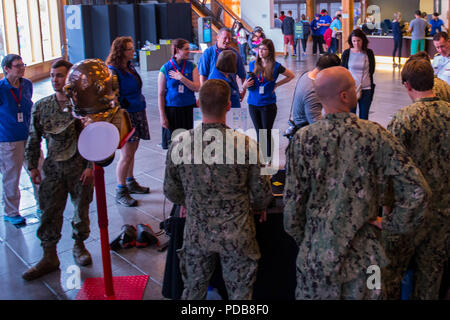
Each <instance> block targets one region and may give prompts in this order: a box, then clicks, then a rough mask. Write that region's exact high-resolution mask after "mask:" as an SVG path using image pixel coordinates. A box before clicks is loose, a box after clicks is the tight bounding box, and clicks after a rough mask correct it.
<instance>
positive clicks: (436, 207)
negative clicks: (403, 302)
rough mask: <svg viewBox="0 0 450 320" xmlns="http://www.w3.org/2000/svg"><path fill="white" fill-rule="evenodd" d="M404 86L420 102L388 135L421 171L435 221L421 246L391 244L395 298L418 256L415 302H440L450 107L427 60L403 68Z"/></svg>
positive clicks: (448, 234)
mask: <svg viewBox="0 0 450 320" xmlns="http://www.w3.org/2000/svg"><path fill="white" fill-rule="evenodd" d="M436 80H437V78H434V81H435V82H436ZM402 82H403V83H404V85H405V87H406V89H407V92H408V95H409V96H410V97H411V99H412V100H413V102H414V103H413V104H411V105H409V106H407V107H405V108H403V109H401V110H399V111H398V112H397V113H396V114H395V115H394V117H393V118H392V120H391V122H390V123H389V125H388V130H389V131H390V132H391V133H392V134H393V135H394V136H395V137H397V138H398V139H399V140H400V142H402V144H403V145H404V146H405V148H406V150H407V151H408V153H409V154H410V155H411V157H412V159H413V160H414V162H415V163H416V164H417V166H418V167H419V169H420V170H421V172H422V174H423V175H424V177H425V179H426V180H427V182H428V184H429V186H430V188H431V191H432V197H431V200H430V204H429V208H428V209H429V211H430V212H429V214H430V215H429V219H427V221H426V222H425V225H424V228H421V230H420V232H419V233H418V234H416V235H415V241H414V242H412V241H408V239H404V238H403V237H402V238H401V239H398V241H397V242H394V243H388V244H387V245H388V246H389V247H392V252H390V251H388V254H389V256H390V258H391V260H393V261H397V263H396V265H397V266H398V267H399V268H398V270H395V271H396V272H397V273H396V274H395V275H394V279H390V280H391V282H392V285H391V288H393V289H394V290H392V292H391V294H390V296H389V298H392V299H398V298H399V297H400V290H401V287H400V285H401V279H402V276H403V274H404V272H405V271H406V269H407V267H408V262H409V260H410V258H411V254H413V253H414V258H413V266H414V274H415V276H414V279H415V286H414V294H413V298H415V299H438V298H439V288H440V284H441V279H442V274H443V269H444V263H445V262H446V261H448V259H449V243H450V229H449V228H450V137H449V128H450V109H449V106H450V104H449V103H448V102H445V101H443V100H442V99H439V98H437V97H436V96H435V94H434V87H435V86H436V84H435V85H434V86H433V68H432V66H431V64H429V63H427V62H426V61H424V60H416V61H408V62H407V63H406V64H405V65H404V67H403V69H402ZM414 246H415V247H414ZM401 252H405V253H406V256H405V255H403V254H400V253H401ZM408 254H409V256H408Z"/></svg>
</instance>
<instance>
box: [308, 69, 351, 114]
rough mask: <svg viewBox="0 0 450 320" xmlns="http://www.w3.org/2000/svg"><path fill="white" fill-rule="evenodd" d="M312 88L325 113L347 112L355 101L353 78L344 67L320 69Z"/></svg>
mask: <svg viewBox="0 0 450 320" xmlns="http://www.w3.org/2000/svg"><path fill="white" fill-rule="evenodd" d="M314 89H315V90H316V94H317V96H318V97H319V100H320V101H321V102H322V105H323V107H324V109H325V111H326V113H337V112H349V111H350V109H352V108H354V107H355V106H356V103H357V99H356V90H355V80H354V79H353V77H352V74H351V73H350V71H348V70H347V69H346V68H344V67H331V68H327V69H324V70H322V71H320V72H319V73H318V74H317V76H316V79H315V81H314Z"/></svg>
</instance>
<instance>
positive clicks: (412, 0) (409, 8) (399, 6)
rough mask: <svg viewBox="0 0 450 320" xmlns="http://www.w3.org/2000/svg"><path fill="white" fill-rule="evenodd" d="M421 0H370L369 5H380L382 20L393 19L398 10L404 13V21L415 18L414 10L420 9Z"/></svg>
mask: <svg viewBox="0 0 450 320" xmlns="http://www.w3.org/2000/svg"><path fill="white" fill-rule="evenodd" d="M420 2H421V1H420V0H408V1H404V0H396V1H393V0H370V1H369V7H370V6H371V5H377V6H378V7H380V14H381V21H383V20H384V19H389V20H392V18H393V15H394V12H398V11H400V12H401V13H402V17H403V20H404V21H411V20H412V19H414V11H416V10H417V9H420ZM429 13H431V11H430V12H429Z"/></svg>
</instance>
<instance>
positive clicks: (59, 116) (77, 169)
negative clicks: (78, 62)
mask: <svg viewBox="0 0 450 320" xmlns="http://www.w3.org/2000/svg"><path fill="white" fill-rule="evenodd" d="M71 66H72V64H71V63H70V62H68V61H63V60H60V61H57V62H55V63H54V64H53V65H52V69H51V72H50V75H51V78H52V85H53V88H54V89H55V91H56V94H53V95H51V96H48V97H46V98H43V99H41V100H40V101H38V102H37V103H36V104H35V105H34V107H33V113H32V121H31V128H30V136H29V138H28V142H27V145H26V149H25V159H26V161H27V165H28V169H29V170H30V172H31V178H32V180H33V182H35V183H39V184H40V187H39V201H40V206H41V210H42V216H41V224H40V227H39V229H38V231H37V235H38V237H39V239H40V240H41V245H42V247H43V249H44V257H43V258H42V259H41V260H40V261H39V262H38V264H37V265H35V266H34V267H32V268H30V269H29V270H27V271H26V272H25V273H24V274H23V275H22V277H23V278H24V279H25V280H33V279H36V278H39V277H41V276H43V275H45V274H47V273H49V272H52V271H54V270H57V269H58V268H59V264H60V263H59V259H58V256H57V252H56V245H57V243H58V241H59V239H60V238H61V229H62V225H63V219H64V217H63V213H64V209H65V207H66V200H67V195H68V194H70V197H71V200H72V203H73V205H74V215H73V219H72V228H73V234H72V237H73V239H75V245H74V247H73V256H74V259H75V262H76V263H77V264H79V265H82V266H85V265H89V264H91V263H92V259H91V255H90V253H89V252H88V251H87V250H86V248H85V246H84V243H83V241H84V240H86V239H87V238H88V237H89V232H90V229H89V204H90V203H91V201H92V196H93V183H92V182H93V175H92V164H91V163H89V162H88V161H87V160H85V159H83V158H82V157H81V155H80V154H79V152H78V147H77V144H78V136H79V134H80V132H81V130H82V129H83V124H82V123H81V121H80V120H79V119H76V118H74V117H73V116H72V113H71V112H67V111H65V108H66V107H67V106H68V105H69V101H68V100H67V98H66V96H65V95H64V93H63V92H62V88H63V86H64V83H65V78H66V75H67V73H68V71H69V69H70V67H71ZM42 137H44V138H45V139H46V141H47V148H48V156H47V158H46V159H45V161H44V167H43V173H44V174H43V176H42V177H41V173H40V171H39V170H38V169H37V165H38V159H39V153H40V146H41V140H42Z"/></svg>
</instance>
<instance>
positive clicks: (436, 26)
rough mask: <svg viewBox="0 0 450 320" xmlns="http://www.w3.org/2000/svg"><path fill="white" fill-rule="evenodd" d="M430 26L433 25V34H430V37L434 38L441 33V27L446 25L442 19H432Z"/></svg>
mask: <svg viewBox="0 0 450 320" xmlns="http://www.w3.org/2000/svg"><path fill="white" fill-rule="evenodd" d="M430 24H431V32H430V36H434V35H435V34H436V33H438V32H441V31H442V30H441V27H442V26H443V25H444V21H442V20H441V19H437V21H436V20H434V19H431V20H430Z"/></svg>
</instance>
